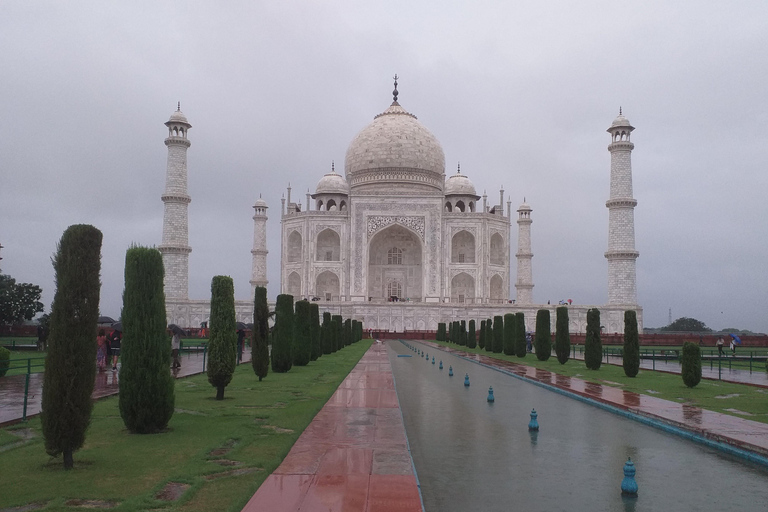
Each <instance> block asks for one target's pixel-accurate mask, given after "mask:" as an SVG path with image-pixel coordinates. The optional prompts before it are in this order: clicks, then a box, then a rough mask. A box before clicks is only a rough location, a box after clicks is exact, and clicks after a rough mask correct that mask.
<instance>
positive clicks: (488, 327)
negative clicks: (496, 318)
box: [485, 318, 493, 352]
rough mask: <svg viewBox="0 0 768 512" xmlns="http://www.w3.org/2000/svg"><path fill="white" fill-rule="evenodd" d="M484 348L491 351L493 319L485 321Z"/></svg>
mask: <svg viewBox="0 0 768 512" xmlns="http://www.w3.org/2000/svg"><path fill="white" fill-rule="evenodd" d="M485 350H486V351H487V352H493V320H491V319H490V318H489V319H488V320H486V321H485Z"/></svg>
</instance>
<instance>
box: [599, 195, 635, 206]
mask: <svg viewBox="0 0 768 512" xmlns="http://www.w3.org/2000/svg"><path fill="white" fill-rule="evenodd" d="M605 206H607V207H608V208H614V207H618V208H634V207H635V206H637V199H633V198H631V197H617V198H615V199H609V200H607V201H606V202H605Z"/></svg>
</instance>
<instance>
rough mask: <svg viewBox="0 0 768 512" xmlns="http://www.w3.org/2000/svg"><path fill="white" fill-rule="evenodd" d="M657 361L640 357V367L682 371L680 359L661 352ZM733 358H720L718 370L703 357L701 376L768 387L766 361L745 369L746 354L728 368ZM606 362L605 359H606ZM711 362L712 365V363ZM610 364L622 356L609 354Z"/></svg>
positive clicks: (579, 356) (616, 361)
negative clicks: (665, 355)
mask: <svg viewBox="0 0 768 512" xmlns="http://www.w3.org/2000/svg"><path fill="white" fill-rule="evenodd" d="M571 357H572V358H573V359H579V360H584V354H579V353H577V354H576V356H575V357H573V356H571ZM656 357H657V359H656V362H655V364H654V361H653V360H651V359H640V368H643V369H645V370H653V369H655V370H656V371H661V372H668V373H680V371H681V368H680V361H678V360H677V359H674V360H672V359H670V360H668V361H665V360H664V359H658V358H659V357H662V356H660V355H659V354H656ZM730 359H731V358H730V357H728V356H724V357H723V358H722V359H721V360H720V370H719V371H718V368H717V363H718V360H717V359H716V358H715V359H714V360H710V359H702V361H701V376H702V377H704V378H705V379H713V380H724V381H727V382H735V383H737V384H752V385H754V386H761V387H767V388H768V372H766V371H765V362H764V361H756V362H754V363H753V368H752V372H751V373H750V371H749V370H748V369H746V370H745V369H743V368H744V366H743V365H744V364H748V361H749V359H748V358H745V357H744V356H742V357H741V361H740V362H739V364H740V365H742V366H741V369H736V368H728V363H729V360H730ZM745 361H746V363H745ZM604 362H605V361H604ZM710 363H711V365H710ZM608 364H613V365H617V366H621V365H622V362H621V357H620V356H613V355H612V356H609V357H608Z"/></svg>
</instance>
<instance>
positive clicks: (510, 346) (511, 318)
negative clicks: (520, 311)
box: [502, 313, 516, 356]
mask: <svg viewBox="0 0 768 512" xmlns="http://www.w3.org/2000/svg"><path fill="white" fill-rule="evenodd" d="M515 320H516V319H515V314H514V313H506V314H505V315H504V341H503V343H502V344H503V346H504V354H505V355H508V356H511V355H514V353H515V328H516V327H515V326H516V323H515Z"/></svg>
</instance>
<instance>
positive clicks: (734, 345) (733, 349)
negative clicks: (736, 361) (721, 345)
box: [730, 338, 736, 357]
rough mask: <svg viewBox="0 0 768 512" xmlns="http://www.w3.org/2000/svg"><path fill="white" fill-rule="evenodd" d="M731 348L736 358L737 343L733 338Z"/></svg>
mask: <svg viewBox="0 0 768 512" xmlns="http://www.w3.org/2000/svg"><path fill="white" fill-rule="evenodd" d="M730 348H731V355H733V356H734V357H735V356H736V343H735V342H734V341H733V338H731V344H730Z"/></svg>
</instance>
